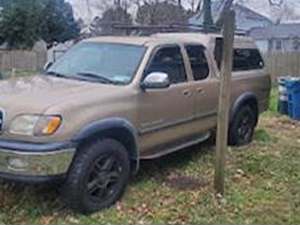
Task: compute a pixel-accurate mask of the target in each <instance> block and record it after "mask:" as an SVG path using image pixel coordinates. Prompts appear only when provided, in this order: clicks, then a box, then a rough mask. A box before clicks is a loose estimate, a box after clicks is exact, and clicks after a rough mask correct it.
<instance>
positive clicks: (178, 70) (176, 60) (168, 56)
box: [146, 46, 186, 84]
mask: <svg viewBox="0 0 300 225" xmlns="http://www.w3.org/2000/svg"><path fill="white" fill-rule="evenodd" d="M152 72H164V73H167V74H168V75H169V77H170V81H171V83H172V84H177V83H182V82H185V81H186V72H185V68H184V62H183V58H182V54H181V51H180V48H179V47H177V46H175V47H165V48H162V49H160V50H158V51H157V52H156V54H155V56H154V58H153V59H152V61H151V63H150V65H149V67H148V69H147V71H146V74H149V73H152Z"/></svg>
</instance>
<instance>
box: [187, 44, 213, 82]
mask: <svg viewBox="0 0 300 225" xmlns="http://www.w3.org/2000/svg"><path fill="white" fill-rule="evenodd" d="M204 50H205V49H204V47H203V46H197V45H194V46H193V45H190V46H186V51H187V54H188V56H189V60H190V63H191V67H192V71H193V75H194V79H195V80H204V79H206V78H207V77H208V75H209V66H208V62H207V59H206V56H205V53H204Z"/></svg>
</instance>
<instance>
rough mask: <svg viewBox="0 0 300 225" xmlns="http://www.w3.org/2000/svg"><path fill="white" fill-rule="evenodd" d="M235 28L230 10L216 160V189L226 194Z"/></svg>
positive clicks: (222, 78) (222, 71)
mask: <svg viewBox="0 0 300 225" xmlns="http://www.w3.org/2000/svg"><path fill="white" fill-rule="evenodd" d="M234 30H235V13H234V11H233V10H229V11H227V12H226V13H225V14H224V29H223V36H224V41H223V44H224V46H223V59H222V67H221V75H220V94H219V112H218V129H217V147H216V162H215V182H214V184H215V190H216V192H217V193H218V194H221V195H222V196H223V195H224V181H225V178H224V173H225V172H224V168H225V154H226V151H227V145H228V127H229V110H230V96H231V73H232V61H233V60H232V58H233V57H232V56H233V42H234V33H235V32H234Z"/></svg>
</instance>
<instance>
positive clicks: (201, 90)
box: [196, 88, 204, 94]
mask: <svg viewBox="0 0 300 225" xmlns="http://www.w3.org/2000/svg"><path fill="white" fill-rule="evenodd" d="M196 90H197V92H198V93H199V94H202V93H203V92H204V90H203V89H202V88H197V89H196Z"/></svg>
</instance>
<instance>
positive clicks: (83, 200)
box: [62, 139, 130, 214]
mask: <svg viewBox="0 0 300 225" xmlns="http://www.w3.org/2000/svg"><path fill="white" fill-rule="evenodd" d="M129 176H130V162H129V156H128V153H127V151H126V149H125V147H124V146H123V145H122V144H121V143H119V142H118V141H116V140H113V139H103V140H99V141H94V142H91V143H90V144H88V145H86V146H84V147H82V149H79V150H78V154H77V155H76V156H75V159H74V161H73V163H72V166H71V168H70V170H69V173H68V176H67V178H66V181H65V183H64V185H63V187H62V198H63V199H64V201H65V202H66V203H67V205H68V206H69V207H70V208H71V209H73V210H75V211H78V212H80V213H84V214H89V213H93V212H96V211H99V210H102V209H105V208H108V207H110V206H112V205H113V204H115V203H116V202H117V201H118V200H119V199H120V198H121V197H122V195H123V193H124V191H125V189H126V186H127V184H128V180H129Z"/></svg>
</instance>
